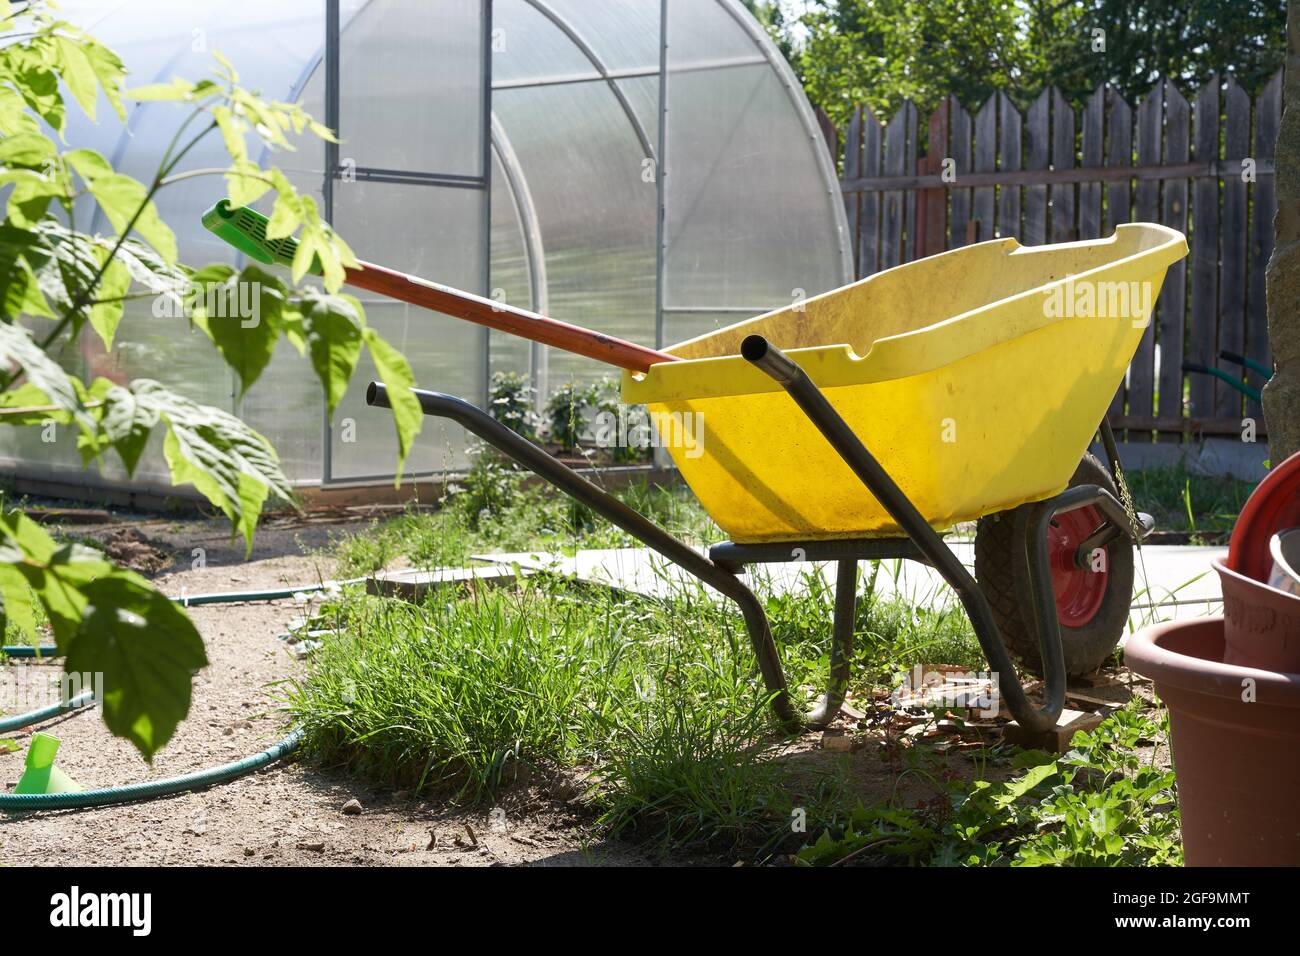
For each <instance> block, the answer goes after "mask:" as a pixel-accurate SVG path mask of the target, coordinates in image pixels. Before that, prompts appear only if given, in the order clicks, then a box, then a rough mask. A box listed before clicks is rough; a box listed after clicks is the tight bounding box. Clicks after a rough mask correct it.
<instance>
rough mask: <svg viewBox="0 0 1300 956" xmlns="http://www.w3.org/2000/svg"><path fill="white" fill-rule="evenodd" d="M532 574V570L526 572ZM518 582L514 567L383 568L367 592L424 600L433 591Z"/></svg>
mask: <svg viewBox="0 0 1300 956" xmlns="http://www.w3.org/2000/svg"><path fill="white" fill-rule="evenodd" d="M523 573H528V572H526V571H525V572H523ZM514 582H515V572H514V568H511V567H507V566H505V565H499V564H490V565H486V566H483V567H472V568H435V569H433V570H419V569H414V568H411V569H407V570H403V571H380V572H379V573H377V574H373V575H371V576H370V577H368V578H366V591H367V593H370V594H379V595H382V596H383V597H393V598H401V599H402V600H403V601H411V602H412V603H416V604H418V603H420V602H421V601H423V600H424V597H425V595H427V594H428V593H429V592H431V591H445V590H449V589H455V590H462V589H473V588H478V587H495V586H498V585H502V584H513V583H514Z"/></svg>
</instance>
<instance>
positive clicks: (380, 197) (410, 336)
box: [330, 182, 486, 481]
mask: <svg viewBox="0 0 1300 956" xmlns="http://www.w3.org/2000/svg"><path fill="white" fill-rule="evenodd" d="M483 201H484V193H483V192H482V191H481V190H476V189H449V188H443V187H435V186H411V185H395V184H391V183H366V182H355V183H339V184H338V185H337V186H336V189H335V194H334V223H335V225H336V226H337V228H338V229H339V231H340V232H341V233H342V234H343V235H345V236H346V237H347V238H348V241H349V243H350V244H351V245H352V246H353V248H354V249H356V251H357V253H358V255H360V256H361V257H362V258H364V259H369V260H370V261H373V262H376V263H379V264H382V265H385V266H389V267H391V268H395V269H400V270H402V271H404V272H412V273H415V274H417V275H420V276H423V277H424V278H427V279H432V280H434V281H435V282H441V283H444V284H446V285H451V286H455V287H456V288H460V289H465V290H467V291H470V292H479V293H481V292H482V291H483V289H482V283H483V255H484V252H483V243H482V242H481V241H480V237H481V236H482V232H483ZM358 297H359V298H360V299H361V301H362V304H363V305H364V306H365V309H366V318H367V321H368V322H369V323H370V324H371V325H373V326H374V327H375V328H376V329H378V330H379V332H380V333H381V334H382V335H383V336H384V337H385V338H386V339H388V341H389V342H390V343H391V344H392V345H393V346H394V347H395V348H397V349H398V350H399V351H401V352H402V354H404V355H405V356H406V359H407V361H408V362H410V364H411V369H412V371H413V372H414V373H415V380H416V383H417V384H419V385H420V386H422V387H425V388H432V389H436V390H438V391H441V392H450V393H452V394H454V395H459V396H461V397H462V398H466V399H469V400H471V401H473V402H475V403H481V402H482V400H483V393H484V388H485V385H486V383H485V382H484V365H485V361H486V357H485V355H484V349H485V343H486V333H485V331H484V330H483V329H482V328H481V327H479V326H477V325H474V324H472V323H469V322H465V321H462V320H460V319H452V318H449V317H447V316H442V315H438V314H436V313H434V312H430V311H428V310H427V309H421V308H417V307H415V306H408V305H405V304H403V303H399V302H394V301H393V300H392V299H387V298H382V297H379V296H375V295H372V294H369V293H366V294H362V295H359V296H358ZM374 377H375V372H374V368H373V366H372V365H371V364H370V361H369V359H368V358H363V359H362V361H361V363H360V364H359V365H358V367H357V371H356V374H355V375H354V377H353V385H352V387H351V388H350V389H349V390H348V394H347V395H346V396H345V397H344V399H343V401H342V402H341V403H340V405H339V407H338V408H337V409H336V410H335V412H334V424H333V428H332V433H331V434H332V443H331V447H332V459H331V472H330V477H331V478H332V479H333V480H335V481H340V480H347V479H355V478H371V477H376V476H382V475H385V474H391V473H392V471H393V468H394V466H395V464H396V462H397V440H396V437H395V435H394V433H393V425H392V416H391V414H390V413H389V412H387V411H386V410H383V409H375V408H370V407H369V406H367V405H366V403H365V385H366V383H367V382H369V381H370V380H371V379H372V378H374ZM349 420H351V422H352V425H351V426H349V424H348V422H349ZM345 428H346V429H348V430H347V432H346V434H345ZM429 431H433V429H429ZM453 431H454V432H455V433H456V436H457V437H456V438H455V440H454V441H453V442H452V444H451V445H447V446H444V445H442V444H440V443H437V442H431V441H430V440H429V438H428V437H427V436H425V437H422V438H421V439H420V441H419V442H418V444H417V447H416V449H415V450H414V451H413V452H412V453H411V456H410V459H409V460H408V462H407V465H406V472H407V473H408V474H414V473H418V472H429V471H443V470H446V469H447V468H456V467H460V466H461V465H463V464H464V458H463V455H462V452H463V448H464V437H463V433H462V432H461V430H460V429H459V428H455V429H453ZM349 438H350V439H352V440H348V439H349ZM449 463H450V464H449Z"/></svg>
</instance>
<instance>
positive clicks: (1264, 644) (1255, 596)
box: [1213, 561, 1300, 673]
mask: <svg viewBox="0 0 1300 956" xmlns="http://www.w3.org/2000/svg"><path fill="white" fill-rule="evenodd" d="M1213 565H1214V570H1215V571H1218V572H1219V581H1220V583H1221V584H1222V585H1223V617H1224V628H1223V637H1224V642H1225V644H1226V647H1225V649H1224V654H1223V662H1224V663H1225V664H1237V665H1239V666H1241V667H1260V668H1263V669H1264V670H1269V671H1282V672H1284V673H1300V597H1297V596H1296V595H1294V594H1288V593H1287V592H1285V591H1279V590H1278V589H1277V588H1274V587H1270V586H1269V585H1267V584H1265V583H1264V582H1263V581H1256V580H1254V579H1253V578H1248V577H1246V576H1245V575H1244V574H1238V573H1237V572H1236V571H1234V570H1232V569H1231V568H1229V567H1226V566H1225V565H1224V564H1223V563H1222V562H1221V561H1215V562H1213Z"/></svg>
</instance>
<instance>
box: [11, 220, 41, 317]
mask: <svg viewBox="0 0 1300 956" xmlns="http://www.w3.org/2000/svg"><path fill="white" fill-rule="evenodd" d="M39 241H40V240H39V238H38V237H37V236H36V235H35V234H33V233H31V232H28V231H27V230H25V229H19V228H17V227H15V226H10V225H3V226H0V307H3V309H4V314H5V315H13V316H17V315H40V316H45V317H46V318H50V319H52V318H55V314H54V312H53V311H52V310H51V309H50V305H49V303H48V302H46V301H45V296H44V294H43V293H42V291H41V285H40V282H39V281H38V280H37V278H36V275H35V274H34V273H33V272H32V267H31V265H30V264H29V263H28V261H27V256H26V253H27V252H28V251H29V250H31V249H33V248H34V247H35V245H36V244H37V243H38V242H39Z"/></svg>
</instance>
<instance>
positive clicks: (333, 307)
mask: <svg viewBox="0 0 1300 956" xmlns="http://www.w3.org/2000/svg"><path fill="white" fill-rule="evenodd" d="M299 308H300V310H301V313H302V328H303V337H304V338H305V339H306V340H307V351H308V354H309V355H310V356H311V364H312V368H314V369H315V370H316V377H317V378H319V379H320V382H321V386H322V387H323V388H324V389H325V404H326V407H327V408H328V411H329V414H330V415H333V414H334V409H335V408H337V407H338V404H339V401H340V400H342V398H343V395H344V393H346V392H347V390H348V382H349V381H351V380H352V373H353V371H355V370H356V367H357V360H358V359H360V358H361V330H362V327H363V323H364V321H365V320H364V316H363V314H362V312H361V304H360V303H359V302H357V300H356V299H354V298H352V296H349V295H322V294H321V293H319V292H316V291H314V290H311V289H307V290H304V293H303V296H302V299H301V301H300V303H299Z"/></svg>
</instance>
